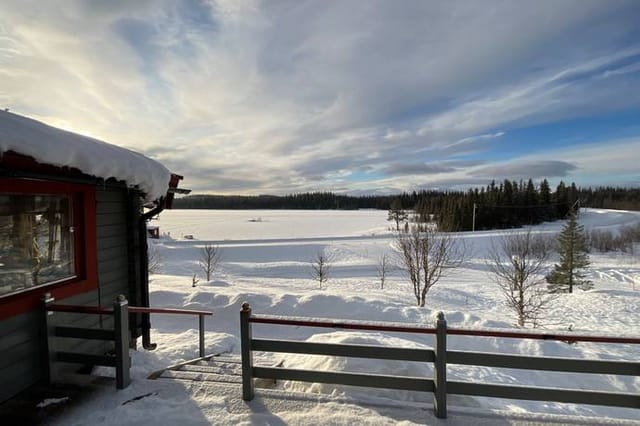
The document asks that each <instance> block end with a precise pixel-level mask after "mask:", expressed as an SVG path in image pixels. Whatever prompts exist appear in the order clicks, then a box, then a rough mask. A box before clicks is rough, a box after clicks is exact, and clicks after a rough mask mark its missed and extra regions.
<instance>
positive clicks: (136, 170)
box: [0, 111, 171, 201]
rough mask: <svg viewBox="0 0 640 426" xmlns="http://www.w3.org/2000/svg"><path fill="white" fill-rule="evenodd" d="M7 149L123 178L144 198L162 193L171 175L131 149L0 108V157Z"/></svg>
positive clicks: (90, 172)
mask: <svg viewBox="0 0 640 426" xmlns="http://www.w3.org/2000/svg"><path fill="white" fill-rule="evenodd" d="M8 151H14V152H16V153H18V154H22V155H26V156H30V157H33V158H34V159H35V160H36V161H37V162H39V163H42V164H50V165H53V166H59V167H63V166H67V167H73V168H76V169H79V170H80V171H81V172H83V173H85V174H87V175H92V176H95V177H98V178H102V179H109V178H115V179H117V180H121V181H124V182H126V184H127V185H128V186H130V187H137V188H139V189H140V190H141V191H142V192H144V193H145V198H146V200H147V201H152V200H156V199H158V198H160V197H161V196H163V195H165V194H166V193H167V189H168V188H169V179H170V178H171V172H170V171H169V170H168V169H167V168H166V167H165V166H163V165H162V164H160V163H158V162H157V161H154V160H152V159H150V158H147V157H145V156H144V155H142V154H140V153H137V152H135V151H131V150H128V149H126V148H122V147H119V146H115V145H111V144H108V143H106V142H102V141H100V140H97V139H93V138H90V137H87V136H82V135H79V134H76V133H72V132H68V131H65V130H62V129H57V128H55V127H51V126H48V125H46V124H44V123H41V122H39V121H36V120H33V119H31V118H27V117H23V116H20V115H16V114H13V113H10V112H7V111H0V156H1V155H3V153H5V152H8Z"/></svg>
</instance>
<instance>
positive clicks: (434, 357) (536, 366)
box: [240, 303, 640, 418]
mask: <svg viewBox="0 0 640 426" xmlns="http://www.w3.org/2000/svg"><path fill="white" fill-rule="evenodd" d="M252 324H274V325H289V326H298V327H299V326H304V327H325V328H337V329H347V330H368V331H387V332H402V333H419V334H433V335H434V345H433V349H409V348H390V347H382V346H366V345H344V344H328V343H312V342H300V341H290V340H266V339H254V338H253V330H252ZM447 335H464V336H482V337H502V338H519V339H540V340H559V341H565V342H599V343H618V344H640V338H635V337H608V336H579V335H569V334H548V333H533V332H518V331H502V330H466V329H455V328H447V323H446V320H445V318H444V314H443V313H442V312H440V313H439V314H438V318H437V321H436V325H435V327H434V328H428V327H417V326H413V327H411V326H403V325H397V324H388V323H387V324H385V323H375V324H372V323H365V322H358V321H347V322H337V321H330V320H311V319H305V318H292V317H288V318H287V317H285V318H283V317H271V316H266V315H252V314H251V308H250V306H249V304H248V303H244V304H243V305H242V310H241V311H240V337H241V344H242V395H243V399H244V400H246V401H249V400H252V399H253V396H254V380H253V379H255V378H264V379H274V380H275V379H279V380H296V381H304V382H315V383H332V384H340V385H352V386H365V387H374V388H388V389H402V390H410V391H422V392H432V393H433V404H434V412H435V415H436V417H438V418H446V417H447V394H460V395H475V396H487V397H497V398H509V399H524V400H536V401H557V402H570V403H579V404H595V405H607V406H617V407H631V408H638V409H640V394H629V393H615V392H596V391H585V390H574V389H554V388H543V387H533V386H510V385H496V384H487V383H472V382H460V381H450V380H447V365H448V364H462V365H473V366H486V367H499V368H517V369H527V370H545V371H561V372H572V373H586V374H614V375H628V376H640V362H631V361H602V360H584V359H571V358H556V357H530V356H522V355H503V354H496V353H483V352H465V351H451V350H447ZM254 351H263V352H284V353H301V354H313V355H332V356H343V357H358V358H372V359H388V360H401V361H418V362H431V363H433V364H434V368H433V378H424V377H397V376H389V375H373V374H364V373H346V372H328V371H309V370H296V369H287V368H281V367H259V366H254V364H253V352H254Z"/></svg>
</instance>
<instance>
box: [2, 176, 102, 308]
mask: <svg viewBox="0 0 640 426" xmlns="http://www.w3.org/2000/svg"><path fill="white" fill-rule="evenodd" d="M95 220H96V218H95V189H94V188H93V187H92V186H89V185H79V184H68V183H60V182H51V181H45V180H35V179H8V178H0V317H4V316H6V315H7V314H8V313H9V312H13V313H18V312H21V311H24V310H28V309H30V308H33V307H35V306H37V304H38V303H39V300H40V297H41V296H42V293H44V292H52V293H53V295H54V297H56V298H57V299H61V298H64V297H69V296H71V295H73V294H77V293H80V292H84V291H89V290H91V289H94V288H96V287H97V274H96V267H97V265H96V263H97V262H96V253H95V252H96V250H95V247H96V231H95Z"/></svg>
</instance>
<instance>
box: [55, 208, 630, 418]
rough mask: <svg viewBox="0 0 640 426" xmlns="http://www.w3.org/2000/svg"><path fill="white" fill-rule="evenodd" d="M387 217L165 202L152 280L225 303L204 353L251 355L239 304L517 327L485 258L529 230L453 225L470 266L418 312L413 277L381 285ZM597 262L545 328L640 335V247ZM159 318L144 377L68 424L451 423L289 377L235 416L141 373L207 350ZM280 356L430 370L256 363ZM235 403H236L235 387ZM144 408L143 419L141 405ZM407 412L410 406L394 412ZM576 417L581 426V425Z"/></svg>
mask: <svg viewBox="0 0 640 426" xmlns="http://www.w3.org/2000/svg"><path fill="white" fill-rule="evenodd" d="M386 216H387V215H386V212H384V211H373V210H364V211H283V210H274V211H265V210H258V211H207V210H194V211H188V210H176V211H166V212H163V213H162V215H161V218H160V220H159V221H157V222H155V223H154V224H156V225H159V226H160V230H161V233H162V234H163V235H164V236H163V238H162V239H160V240H158V241H153V242H152V244H151V245H152V250H153V251H155V252H157V253H158V254H159V255H160V258H161V259H162V260H161V267H160V273H158V274H155V275H153V276H152V282H151V285H150V287H151V302H152V305H153V306H159V307H181V308H187V309H204V310H209V311H211V312H213V317H210V318H208V319H207V325H206V329H207V331H206V343H207V352H208V353H218V352H230V353H234V354H238V353H239V349H240V343H239V338H238V335H239V311H240V305H241V304H242V302H245V301H246V302H249V303H250V304H251V306H252V309H253V312H254V313H255V314H270V315H291V316H308V317H324V318H337V319H357V320H368V321H393V322H403V323H409V324H425V325H433V323H434V319H435V315H436V313H437V312H439V311H443V312H444V313H445V315H446V318H447V321H448V324H449V326H452V327H474V328H475V327H483V328H515V326H514V323H515V318H514V316H513V314H512V313H511V312H509V311H508V310H507V309H506V308H505V306H504V304H503V302H502V298H501V295H500V292H499V289H498V288H497V286H496V285H495V284H494V283H493V281H492V279H491V277H490V276H489V274H488V268H487V266H486V264H485V256H486V252H487V248H488V247H489V246H490V244H491V241H492V239H494V238H496V237H500V236H501V235H503V234H504V232H523V230H513V231H485V232H476V233H460V234H458V235H456V238H461V239H463V240H464V241H465V245H466V247H467V253H468V260H467V261H466V262H465V264H464V265H463V266H462V267H461V268H460V269H459V270H457V271H455V272H454V273H452V274H450V275H448V276H446V277H444V278H443V279H442V280H441V282H439V283H438V284H437V285H436V286H435V287H434V288H433V289H432V290H431V291H430V293H429V295H428V296H427V306H426V307H424V308H419V307H416V306H415V299H414V297H413V295H412V290H411V288H410V287H409V285H408V283H407V280H406V278H405V277H404V276H403V274H402V272H401V271H399V270H396V271H393V272H392V273H391V275H390V277H389V278H388V280H387V282H386V283H385V286H384V289H381V288H380V280H379V279H378V277H377V273H376V266H377V263H378V259H379V258H380V256H382V255H383V254H385V253H386V254H389V255H392V254H393V237H392V234H391V232H390V231H389V230H388V228H389V222H387V221H386ZM580 222H581V223H582V224H583V225H584V226H585V228H587V229H596V228H597V229H611V230H615V229H617V228H619V227H620V226H623V225H630V224H635V223H638V222H640V214H639V213H636V212H621V211H605V210H594V209H588V210H585V211H584V212H583V213H582V214H581V217H580ZM561 227H562V222H557V223H546V224H542V225H539V226H536V227H534V228H533V229H534V231H535V232H542V233H549V234H553V233H556V232H558V231H559V230H560V228H561ZM185 235H193V237H194V239H185V238H183V237H184V236H185ZM205 244H214V245H217V246H219V247H220V249H221V253H222V259H221V263H220V265H219V268H218V270H217V271H216V272H215V274H214V275H215V276H214V278H213V280H212V281H210V282H205V280H204V279H203V278H202V273H201V271H200V269H199V267H198V258H199V251H200V249H201V248H202V246H203V245H205ZM322 250H325V252H326V253H328V254H329V257H330V258H331V259H332V261H331V269H330V278H329V281H328V282H327V283H325V284H324V285H323V288H322V289H319V288H318V283H317V282H316V281H313V280H312V278H311V262H312V260H313V259H314V257H315V256H316V255H317V253H318V252H320V251H322ZM591 261H592V266H591V268H590V272H589V279H591V280H592V281H593V283H594V284H595V286H594V288H593V290H589V291H581V290H578V291H577V292H576V293H574V294H566V295H561V296H560V297H559V298H558V299H557V300H555V301H554V303H553V304H552V305H551V307H550V309H549V311H548V312H547V315H546V320H545V322H544V328H545V329H548V330H556V331H568V330H571V331H572V332H574V333H590V334H609V335H615V336H620V335H634V336H638V335H640V262H638V259H637V255H636V256H635V257H634V256H631V255H628V254H592V255H591ZM550 266H551V265H550ZM194 274H197V275H198V277H199V279H200V282H199V283H198V285H197V286H196V287H192V277H193V275H194ZM152 324H153V327H154V329H153V334H152V338H153V340H154V341H155V342H156V343H158V349H157V350H156V351H154V352H142V351H141V352H137V353H133V360H134V367H133V376H134V382H133V383H132V386H131V387H130V388H129V389H127V390H125V391H121V392H118V393H104V394H101V396H100V397H98V398H95V399H94V400H92V401H91V402H90V403H88V404H84V405H83V406H82V407H80V408H78V409H75V410H71V411H70V412H69V414H68V415H67V416H65V417H64V418H62V419H61V420H60V421H61V423H64V424H85V423H86V422H87V421H88V420H89V419H95V418H100V419H101V420H100V422H99V423H101V424H123V423H126V422H127V421H128V420H127V419H129V420H130V419H132V418H135V419H137V420H139V421H142V422H143V423H144V422H145V421H146V422H147V423H146V424H151V423H153V424H175V420H176V419H182V420H181V423H183V424H206V423H207V422H211V423H215V424H237V423H247V424H248V423H253V424H286V423H291V424H318V422H320V421H321V422H322V423H324V424H326V423H333V424H351V423H353V422H354V421H356V422H359V423H369V424H387V423H390V424H391V423H399V422H405V423H406V424H412V423H431V422H433V423H438V422H439V421H437V420H435V419H434V418H433V417H432V416H431V414H430V401H431V394H426V395H425V394H419V393H415V392H400V391H385V390H377V389H366V388H356V387H341V386H334V385H326V384H322V385H321V384H307V383H293V382H291V383H286V382H285V383H279V384H278V385H277V386H278V387H280V388H281V389H282V390H283V391H285V392H293V393H292V394H291V398H290V399H291V401H289V405H286V404H280V405H278V404H276V405H269V404H272V402H270V403H267V402H266V401H267V400H268V398H267V397H266V396H264V398H266V399H263V400H258V401H262V402H258V403H256V404H257V405H256V404H254V406H252V405H249V406H243V407H244V408H243V409H242V410H240V409H239V410H236V411H234V410H233V409H230V408H229V407H230V405H229V402H228V401H229V400H228V399H227V400H226V401H227V402H226V403H225V402H224V401H225V400H224V398H223V396H221V395H220V394H219V393H220V392H222V391H220V390H218V393H215V392H210V391H207V388H206V387H205V386H198V385H182V384H177V383H173V382H170V381H164V382H163V381H153V382H152V381H147V380H144V377H146V375H148V374H149V373H150V372H151V371H154V370H157V369H159V368H162V367H164V366H167V365H169V364H173V363H177V362H180V361H184V360H187V359H191V358H195V357H196V356H197V353H198V337H197V321H196V320H195V319H194V318H189V317H188V318H181V317H175V316H161V315H157V316H154V317H153V318H152ZM254 335H255V336H257V337H266V338H287V339H302V340H304V339H309V340H311V341H316V342H333V343H363V344H379V345H388V346H394V347H398V346H404V347H418V348H422V347H430V346H431V345H432V337H431V336H417V335H410V334H398V333H395V334H393V333H379V332H376V333H373V332H371V333H366V332H347V331H335V330H331V329H317V328H316V329H313V328H300V327H283V326H260V325H255V326H254ZM448 345H449V348H451V349H457V350H477V351H485V352H499V353H515V354H524V355H531V356H560V357H576V358H589V359H612V360H628V361H637V359H638V357H639V355H640V348H639V347H637V345H636V346H633V345H612V344H595V343H593V344H592V343H578V344H567V343H563V342H548V341H534V340H515V339H496V338H469V337H451V338H449V342H448ZM280 362H283V363H284V365H285V366H286V367H291V368H303V369H314V370H340V371H353V372H370V373H382V374H399V375H400V374H402V375H409V376H417V377H431V376H432V371H431V365H429V364H427V365H424V364H419V363H410V362H398V361H378V360H365V359H355V358H353V359H345V358H334V357H319V356H303V355H295V356H293V355H288V356H284V355H275V354H274V355H264V356H260V355H258V356H257V357H256V363H257V364H264V365H274V364H278V363H280ZM449 379H451V380H461V381H477V382H484V383H496V384H500V383H503V384H510V385H524V386H526V385H536V386H545V387H563V388H565V387H569V388H575V389H590V390H600V391H611V392H625V393H640V378H638V377H626V376H608V375H587V374H571V373H548V372H537V371H525V370H515V369H492V368H485V367H471V366H450V368H449ZM229 392H231V391H229ZM297 392H311V393H315V394H314V395H315V396H312V397H311V399H310V400H307V401H306V402H305V403H304V404H302V402H300V401H299V400H300V398H299V396H296V395H297V394H296V393H297ZM148 393H149V394H150V395H148V396H147V397H145V398H143V399H141V400H140V402H138V403H136V404H133V403H132V404H127V405H124V406H123V405H121V404H122V402H124V401H126V400H128V399H131V398H133V397H135V396H140V395H146V394H148ZM222 393H224V392H222ZM235 398H236V400H239V398H238V395H235ZM313 398H316V399H313ZM295 401H299V402H300V403H299V404H298V403H296V402H295ZM309 401H312V402H309ZM313 401H316V402H313ZM225 404H226V405H225ZM260 404H264V406H260ZM305 404H306V405H305ZM367 404H369V405H367ZM398 404H402V406H404V407H405V408H406V407H413V408H410V409H409V408H407V410H409V411H406V410H405V411H403V410H395V409H393V408H387V409H377V410H372V409H371V408H367V407H371V406H373V407H394V406H398ZM231 405H232V406H234V405H233V404H231ZM275 406H277V407H280V408H279V411H278V410H276V411H277V412H274V410H272V408H273V407H275ZM449 406H450V410H451V412H452V415H451V416H450V419H449V420H448V423H451V424H473V423H475V422H480V423H482V422H484V423H483V424H495V423H492V422H491V421H490V420H486V419H485V420H483V421H480V420H479V418H480V417H477V416H485V417H486V416H487V413H491V412H493V413H494V414H500V415H501V416H503V420H505V419H506V420H505V422H507V423H513V422H515V423H517V422H518V421H523V422H526V421H537V420H543V419H545V416H552V415H556V416H567V415H573V416H588V417H589V418H584V417H583V420H584V422H586V423H590V422H592V421H594V420H593V419H594V418H597V419H598V422H603V423H604V422H605V420H606V421H614V419H627V420H632V421H633V420H636V421H640V408H639V409H623V408H611V407H600V406H588V405H575V404H561V403H545V402H530V401H518V400H505V399H495V398H481V397H464V396H455V395H450V396H449ZM168 407H169V408H168ZM265 407H266V408H265ZM287 407H288V408H287ZM136 410H137V411H136ZM140 410H143V411H144V412H145V413H146V416H147V417H144V416H143V415H142V414H139V415H138V414H135V413H140ZM243 410H244V411H243ZM411 410H417V411H416V413H418V414H419V416H418V414H416V416H418V417H412V416H413V415H412V414H410V412H411ZM495 410H501V411H500V413H498V412H496V411H495ZM403 412H404V413H405V414H402V415H400V414H398V413H403ZM96 413H97V414H96ZM341 413H342V414H341ZM456 413H458V415H457V417H456ZM470 413H471V414H470ZM473 413H476V414H477V416H476V415H474V414H473ZM481 413H484V414H481ZM529 413H537V414H529ZM414 414H415V413H414ZM528 415H533V416H534V417H533V420H531V418H529V420H526V419H527V417H526V416H528ZM96 416H97V417H96ZM127 416H129V417H127ZM131 416H133V417H131ZM420 416H422V417H420ZM518 416H521V417H518ZM522 416H524V417H522ZM535 416H537V417H535ZM546 418H547V419H550V420H549V421H557V422H559V423H562V422H565V421H569V420H568V418H565V417H557V418H555V420H553V419H554V418H552V417H546ZM456 419H457V420H456ZM518 419H520V420H518ZM523 419H524V420H523ZM536 419H537V420H536ZM558 419H560V420H558ZM577 419H578V420H576V418H574V419H573V420H571V421H573V422H578V423H579V422H580V420H579V418H577ZM91 423H94V421H92V422H91ZM136 424H140V423H139V422H138V423H136Z"/></svg>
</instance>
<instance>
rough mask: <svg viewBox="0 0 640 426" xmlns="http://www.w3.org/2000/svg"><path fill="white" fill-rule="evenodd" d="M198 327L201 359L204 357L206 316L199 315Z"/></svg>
mask: <svg viewBox="0 0 640 426" xmlns="http://www.w3.org/2000/svg"><path fill="white" fill-rule="evenodd" d="M198 326H199V329H200V358H202V357H204V315H202V314H200V315H198Z"/></svg>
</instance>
